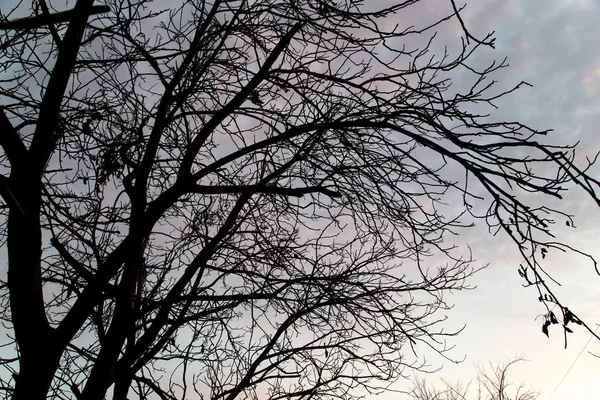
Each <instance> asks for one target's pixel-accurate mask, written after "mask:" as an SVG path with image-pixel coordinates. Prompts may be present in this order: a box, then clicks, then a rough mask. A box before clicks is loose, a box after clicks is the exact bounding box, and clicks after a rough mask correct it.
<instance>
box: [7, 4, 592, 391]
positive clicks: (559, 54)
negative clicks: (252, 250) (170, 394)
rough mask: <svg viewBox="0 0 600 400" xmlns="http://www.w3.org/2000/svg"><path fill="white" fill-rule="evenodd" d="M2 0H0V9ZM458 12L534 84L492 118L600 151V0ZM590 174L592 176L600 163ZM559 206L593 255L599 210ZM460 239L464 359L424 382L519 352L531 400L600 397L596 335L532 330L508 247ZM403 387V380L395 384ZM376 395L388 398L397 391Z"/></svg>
mask: <svg viewBox="0 0 600 400" xmlns="http://www.w3.org/2000/svg"><path fill="white" fill-rule="evenodd" d="M371 1H376V0H371ZM8 3H9V1H8V0H0V8H2V9H4V8H5V7H6V4H8ZM10 3H11V4H12V3H13V1H10ZM425 3H426V4H427V5H428V7H429V11H428V12H436V11H435V7H437V4H439V3H445V4H447V2H446V1H443V0H429V1H426V2H425ZM463 15H464V18H465V23H466V25H467V26H468V27H469V29H470V30H471V31H472V33H473V34H475V35H476V36H479V37H483V36H484V35H485V34H486V33H487V32H491V31H495V32H496V34H495V37H496V49H495V50H494V51H488V50H484V51H482V52H480V54H479V55H478V57H479V58H480V60H481V62H482V63H486V62H488V61H490V60H491V59H500V60H501V59H503V58H504V57H508V62H509V64H510V67H509V68H507V69H504V70H502V71H500V72H499V73H498V74H496V75H495V79H497V80H498V81H499V85H505V86H506V87H510V86H513V85H515V84H517V83H518V82H520V81H522V80H524V81H527V82H528V83H530V84H532V85H533V87H532V88H529V87H524V88H523V89H521V90H520V91H518V92H517V93H515V94H513V95H511V96H510V97H509V98H506V99H504V100H502V101H499V102H498V103H497V105H498V111H497V114H496V116H497V117H498V118H505V119H510V120H518V121H521V122H524V123H527V124H529V125H531V126H532V127H534V128H540V129H546V128H552V129H554V135H556V136H555V137H556V140H557V141H558V142H563V143H572V142H575V141H580V142H581V144H580V146H581V150H580V151H579V154H580V155H590V154H593V152H594V151H596V150H600V140H598V139H596V138H597V137H598V135H599V134H600V132H598V127H600V45H598V43H597V40H598V38H600V1H598V0H472V1H470V2H469V5H468V7H467V8H466V10H465V12H464V14H463ZM411 17H416V18H419V16H418V15H416V16H414V15H413V16H411ZM414 24H415V25H418V23H417V22H415V23H414ZM447 33H449V34H451V33H452V32H447ZM455 33H456V32H455ZM596 171H597V172H598V175H597V176H599V177H600V169H596ZM562 206H563V207H564V208H565V209H567V210H569V211H570V212H573V213H574V214H576V216H577V217H576V219H575V221H576V224H577V228H576V229H571V228H569V229H567V228H562V230H561V232H560V233H561V235H562V238H565V239H566V240H568V241H570V242H572V243H575V244H577V245H579V246H580V247H581V248H582V249H584V250H587V251H589V252H590V253H592V254H595V255H596V256H597V257H598V258H599V259H600V246H599V245H598V239H597V238H598V237H600V235H599V233H600V232H599V228H598V226H599V223H600V209H598V207H597V206H595V205H592V204H591V203H590V202H588V201H585V199H584V198H583V196H582V194H581V193H572V194H570V195H568V196H566V198H565V200H564V202H563V204H562ZM461 239H464V241H465V243H469V244H471V246H472V248H473V253H474V257H475V258H476V259H477V260H478V261H479V262H480V263H481V264H486V263H490V266H489V267H488V268H487V269H485V270H483V271H481V272H479V273H478V274H477V275H476V276H475V277H474V278H473V279H472V280H471V281H470V283H471V284H473V285H476V286H477V288H476V289H475V290H472V291H466V292H460V293H455V294H453V295H451V296H450V297H449V298H448V301H449V302H450V303H454V304H455V307H454V309H453V310H451V311H450V312H449V313H448V317H449V320H448V323H447V326H448V328H449V329H452V328H460V327H462V326H463V325H465V326H466V327H465V329H464V331H463V332H462V333H461V334H460V335H459V336H458V337H456V338H455V339H454V340H453V342H452V344H454V345H455V346H456V347H455V349H454V350H453V352H452V353H451V355H452V356H454V357H455V358H456V359H463V358H465V361H463V362H462V363H460V364H453V363H451V362H448V361H445V360H443V359H441V358H440V357H438V358H436V357H435V356H433V355H432V356H431V358H430V359H429V362H430V363H431V365H433V366H442V365H443V368H442V369H441V370H440V371H439V372H438V373H435V374H431V375H428V376H426V378H427V379H428V380H429V381H431V382H433V383H435V382H439V379H441V378H443V379H445V380H448V381H451V382H456V381H458V380H462V381H463V382H464V381H468V380H470V379H473V378H475V376H476V371H475V368H474V365H482V366H485V365H488V363H493V364H503V363H506V362H507V361H509V360H510V359H512V358H514V357H518V356H520V357H523V358H525V359H527V360H528V361H526V362H521V363H519V364H517V365H515V366H514V368H512V369H511V375H510V378H511V379H512V380H514V381H517V382H521V381H522V382H526V383H528V384H530V385H531V387H532V388H533V389H536V390H537V391H539V392H540V397H539V399H540V400H569V399H595V398H600V379H598V376H599V372H600V358H596V357H594V356H592V355H591V354H590V352H592V353H595V354H598V355H600V341H598V340H591V341H589V339H590V334H589V333H588V332H585V331H584V330H583V329H577V330H576V332H575V333H574V334H572V335H570V336H569V342H568V347H567V348H566V349H565V348H564V342H563V337H562V334H561V332H559V329H554V330H551V331H550V338H546V336H544V334H543V333H542V332H541V326H542V319H541V315H542V314H543V313H544V308H543V307H542V306H541V304H540V303H538V302H537V300H536V298H537V295H536V292H535V290H533V289H526V288H523V287H522V286H521V284H522V281H521V279H520V277H519V276H518V274H517V267H518V264H519V259H518V257H517V254H516V248H514V247H511V246H512V245H511V244H510V243H509V242H508V241H507V240H506V239H505V238H502V237H491V236H489V235H487V236H486V235H482V234H481V231H469V232H465V233H464V234H463V236H461ZM552 256H553V257H554V258H553V259H554V260H555V261H554V263H553V265H552V266H551V269H552V273H553V274H554V276H555V277H556V278H558V280H559V281H560V282H561V283H562V284H563V286H562V287H561V288H560V289H559V290H558V292H559V293H560V296H561V299H562V301H563V302H564V303H565V304H567V305H568V306H569V307H570V308H571V309H572V310H574V311H575V312H576V313H577V315H579V316H580V317H582V318H583V319H584V320H585V321H586V322H587V323H588V324H589V325H590V326H592V327H595V326H596V324H600V307H599V305H600V291H599V290H598V288H600V276H597V275H596V274H595V272H594V271H593V268H592V266H591V265H590V263H589V262H586V260H584V259H582V258H570V257H565V256H561V255H558V254H557V255H552ZM599 331H600V329H599ZM582 350H583V351H582ZM561 380H562V381H561ZM559 383H560V385H559ZM409 387H410V381H400V382H398V383H397V384H396V385H394V388H397V389H408V388H409ZM377 398H381V399H387V398H390V399H397V398H398V395H396V394H390V393H387V394H382V395H380V396H378V397H377Z"/></svg>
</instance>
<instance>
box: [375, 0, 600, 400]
mask: <svg viewBox="0 0 600 400" xmlns="http://www.w3.org/2000/svg"><path fill="white" fill-rule="evenodd" d="M429 3H430V4H433V3H435V1H430V2H429ZM466 11H467V12H466V14H465V15H466V16H467V17H466V21H465V22H466V24H467V26H469V27H471V28H472V30H473V32H474V33H478V34H479V36H482V35H483V34H484V33H486V32H488V31H496V35H495V37H496V38H497V39H496V50H495V51H484V52H482V53H481V54H480V59H481V60H482V63H485V62H486V61H489V60H491V59H492V58H495V59H503V58H504V57H505V56H507V57H508V62H509V63H510V68H508V69H505V70H503V71H502V72H501V73H499V74H497V75H496V80H499V81H500V82H499V84H500V85H506V87H508V86H510V85H514V84H516V83H518V82H519V81H521V80H525V81H527V82H529V83H531V84H533V86H534V87H533V88H523V89H522V90H520V91H519V92H518V93H516V94H514V95H512V96H511V97H509V98H507V99H505V100H504V101H501V102H498V104H497V105H498V106H499V110H498V113H497V115H498V116H500V117H502V118H504V119H506V120H518V121H521V122H525V123H527V124H529V125H531V126H532V127H535V128H539V129H546V128H553V129H554V130H555V132H554V135H555V138H556V140H557V141H558V142H563V143H569V142H574V141H577V140H580V141H581V147H580V150H579V152H578V154H579V155H580V156H583V155H585V154H587V155H590V154H593V153H594V152H595V151H598V150H600V140H598V139H597V137H598V135H600V132H598V127H600V45H599V44H598V39H599V38H600V2H598V1H595V0H570V1H565V0H499V1H483V0H479V1H471V2H469V5H468V7H467V10H466ZM596 171H597V172H596V174H597V176H599V175H598V174H600V169H598V168H596ZM562 205H563V207H564V208H565V209H566V210H568V211H569V212H571V213H573V214H576V215H577V219H576V225H577V229H567V228H565V229H562V232H561V233H562V234H563V236H562V237H564V238H565V239H568V240H570V242H571V243H573V244H576V245H579V246H581V247H583V248H585V249H587V250H588V251H589V252H591V253H592V254H594V255H595V256H596V257H600V244H599V242H598V236H599V235H598V232H599V228H598V227H599V226H600V225H599V223H600V210H598V208H597V206H594V205H592V204H591V203H589V202H587V201H585V199H584V196H583V195H582V193H573V194H571V196H568V197H567V198H566V199H565V200H564V201H563V203H562ZM479 234H481V231H477V232H471V233H468V234H466V235H464V236H463V238H464V240H465V242H466V243H470V244H471V245H472V247H473V252H474V256H475V258H476V259H477V260H478V261H480V262H482V263H487V262H489V263H491V265H490V267H489V268H488V269H487V270H484V271H482V272H480V273H479V274H478V275H477V276H476V277H475V278H474V279H473V280H472V281H471V283H473V284H476V285H477V286H478V288H477V289H476V290H474V291H470V292H462V293H459V294H456V295H453V296H452V297H450V298H449V301H450V302H451V303H454V304H455V308H454V309H453V310H452V311H451V313H449V314H448V316H449V317H450V318H449V323H448V326H449V327H455V328H456V327H460V326H461V325H462V324H466V329H465V330H464V332H462V333H461V334H460V336H459V337H458V338H456V340H455V341H454V342H453V344H455V345H456V349H455V350H454V351H453V353H452V354H454V356H455V357H456V358H461V357H463V356H466V361H464V362H463V363H462V364H459V365H453V364H452V363H449V362H447V361H446V362H444V360H442V359H441V358H440V357H438V358H437V359H436V358H435V357H433V356H432V357H430V358H429V361H430V363H431V364H432V365H440V364H443V365H444V368H443V369H442V371H440V372H439V373H437V374H435V375H429V376H428V379H429V380H430V381H431V382H439V379H440V378H443V379H446V380H449V381H452V382H455V381H457V380H462V381H463V382H465V381H468V380H470V379H473V378H475V376H476V371H475V368H474V366H473V365H474V364H479V365H484V366H485V365H488V363H490V362H491V363H494V364H503V363H506V362H507V361H508V360H509V359H511V358H514V357H515V356H522V357H524V358H526V359H528V360H529V361H528V362H523V363H519V364H517V365H515V366H514V367H513V369H512V370H511V371H512V374H511V375H510V378H512V380H514V381H517V382H520V381H523V382H526V383H530V384H531V386H532V387H533V388H535V389H537V390H538V391H539V392H540V396H539V399H540V400H549V399H550V397H549V396H550V395H551V394H552V392H553V390H554V389H555V388H556V387H557V385H558V384H559V382H560V381H561V379H562V378H563V377H565V378H564V380H563V382H562V383H561V384H560V386H558V388H557V389H556V391H555V392H554V394H553V395H552V397H551V399H552V400H570V399H600V358H595V357H593V356H592V355H590V354H589V352H590V351H591V352H594V353H596V354H599V355H600V342H599V341H597V340H592V341H590V342H589V344H588V346H587V348H586V349H585V350H584V351H583V352H582V353H581V356H580V357H579V358H578V359H577V356H578V354H579V353H580V352H581V351H582V349H583V348H584V346H585V345H586V343H587V342H588V340H589V338H590V336H591V335H590V334H589V333H588V332H585V331H584V330H583V329H578V330H577V331H576V332H575V333H574V334H571V335H569V346H568V348H567V349H564V346H563V337H562V333H561V332H560V330H559V329H554V330H551V331H550V336H551V337H550V339H548V338H546V336H545V335H544V334H543V333H542V332H541V326H542V319H541V317H538V316H541V315H542V314H543V313H544V308H543V307H542V305H541V304H540V303H538V302H537V300H536V298H537V294H536V292H535V290H534V289H532V288H530V289H525V288H523V287H521V283H522V281H521V279H520V277H519V276H518V274H517V267H518V264H519V259H518V258H517V255H516V249H515V248H514V246H511V244H510V243H508V242H507V241H506V240H505V239H504V238H501V237H495V238H491V237H482V236H480V235H479ZM553 257H554V264H553V266H552V268H551V271H552V273H553V274H554V276H555V277H557V278H558V279H559V280H560V282H561V283H562V284H563V286H562V287H561V288H560V289H559V290H558V293H559V294H560V296H561V299H562V301H563V302H564V304H566V305H567V306H568V307H569V308H571V309H572V310H574V311H575V312H576V313H577V314H578V315H580V316H581V317H583V318H585V320H586V322H587V323H588V324H589V325H590V326H592V327H595V326H596V325H595V324H600V307H599V305H600V292H599V291H598V288H599V287H600V277H599V276H597V275H596V274H595V272H594V270H593V267H592V265H590V264H589V263H587V262H585V260H583V259H581V258H573V257H565V256H559V255H556V254H553ZM536 317H538V319H537V320H536ZM599 331H600V329H599ZM576 359H577V361H576V362H575V360H576ZM573 362H575V364H574V365H573V367H572V369H571V370H570V372H569V373H568V374H567V375H566V376H565V374H566V373H567V371H568V370H569V367H570V366H571V365H572V364H573ZM396 387H397V388H408V387H410V384H409V383H408V382H399V383H398V384H397V386H396ZM379 398H388V395H381V396H379ZM389 398H395V399H397V398H398V395H390V396H389ZM400 398H402V396H400Z"/></svg>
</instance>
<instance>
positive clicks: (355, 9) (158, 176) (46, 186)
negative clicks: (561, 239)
mask: <svg viewBox="0 0 600 400" xmlns="http://www.w3.org/2000/svg"><path fill="white" fill-rule="evenodd" d="M417 3H418V2H417V1H414V0H406V1H403V2H393V3H391V4H389V5H382V3H379V2H377V4H375V3H374V2H370V3H368V4H367V2H365V3H362V2H359V1H345V2H342V1H331V0H258V1H227V0H213V1H207V2H206V1H184V2H182V3H180V4H178V5H176V6H171V7H172V8H166V9H163V8H161V7H166V5H165V4H155V5H152V6H151V7H150V6H149V5H147V3H146V2H144V1H135V0H133V1H129V2H110V4H108V6H109V8H110V11H109V12H107V13H100V14H98V13H97V11H98V9H97V8H94V7H95V6H94V5H93V0H77V2H76V4H75V6H74V7H73V8H72V11H69V12H68V17H69V18H50V19H44V16H46V17H48V16H52V15H61V14H60V13H61V11H58V8H57V7H58V6H57V5H52V4H47V3H46V2H45V0H39V1H37V2H36V3H35V4H34V5H33V6H32V8H31V10H30V11H31V12H30V15H31V16H30V18H26V19H24V20H29V21H43V22H44V23H41V24H37V23H36V24H33V26H30V27H25V28H23V29H11V28H10V26H11V24H10V23H8V22H5V23H4V26H5V27H6V29H5V30H3V31H2V33H1V35H2V36H1V38H0V43H1V45H0V48H1V49H2V53H1V55H0V63H1V65H2V85H1V86H0V96H1V97H0V98H1V100H0V104H1V107H2V112H1V113H0V124H1V133H0V146H1V148H2V154H1V156H0V165H1V172H2V175H0V194H1V196H2V198H3V200H4V207H3V208H2V229H1V230H0V232H1V235H2V236H1V237H2V245H3V246H4V247H5V248H6V249H7V254H8V262H7V264H8V274H7V277H6V278H5V280H4V282H3V284H2V292H1V296H2V297H1V298H2V304H3V308H2V311H3V312H2V314H1V318H2V320H3V323H4V327H5V330H4V331H3V334H4V336H3V337H4V339H3V340H4V341H3V342H2V350H1V351H0V356H1V357H2V361H1V362H0V365H1V368H2V370H1V371H0V388H1V389H2V391H3V393H4V395H5V397H7V398H13V399H29V400H32V399H43V398H47V397H50V398H60V399H63V398H65V399H66V398H73V397H75V398H77V399H102V398H105V397H106V396H112V397H113V398H114V399H125V398H135V397H138V398H160V399H163V400H166V399H176V398H177V399H184V398H210V399H215V400H217V399H219V400H233V399H236V398H246V397H247V398H259V397H260V398H268V399H272V400H276V399H282V398H286V399H287V398H298V399H312V398H315V399H316V398H348V397H350V396H354V395H358V394H364V393H367V392H376V391H379V390H381V389H382V388H384V387H385V385H386V384H387V382H389V381H391V380H393V379H396V378H398V377H399V376H401V374H402V372H403V371H404V369H406V368H415V369H419V368H421V367H422V366H423V363H422V362H423V360H422V359H421V358H419V354H421V353H420V349H421V348H423V347H429V348H433V349H434V350H436V351H438V352H440V353H444V351H445V350H446V344H445V343H446V342H445V338H446V337H447V336H451V335H452V334H453V333H449V332H446V331H444V330H443V328H442V327H441V326H440V324H439V322H441V321H443V319H444V316H443V315H440V314H439V313H437V311H439V310H443V309H444V308H445V307H446V303H445V302H444V299H443V293H444V292H445V291H448V290H451V289H461V288H464V287H465V282H464V279H465V278H466V277H468V276H469V275H470V274H471V273H472V272H473V267H472V266H471V261H472V260H471V258H470V253H469V252H468V251H466V250H465V249H464V248H457V247H454V246H453V245H452V244H451V243H447V242H444V239H445V238H446V237H448V236H449V235H453V234H454V233H455V232H456V231H457V230H458V229H460V228H462V227H465V226H468V225H470V224H471V222H472V221H473V220H475V219H483V220H485V221H486V222H487V223H488V224H489V226H490V227H491V228H492V229H493V230H494V231H503V232H504V233H505V234H507V235H509V236H511V237H512V238H513V239H514V241H515V243H516V251H520V252H521V253H522V254H523V256H524V263H523V266H522V269H521V270H520V273H521V274H523V276H524V278H525V279H527V280H528V282H529V283H531V284H532V285H534V286H535V287H537V288H538V289H539V291H540V297H541V300H542V301H543V302H544V303H545V304H554V303H557V304H559V306H560V309H561V310H566V308H563V307H562V305H560V303H558V300H556V298H555V297H554V296H553V295H552V292H551V291H550V287H548V285H547V283H546V281H545V280H544V279H542V277H543V275H542V274H543V270H542V269H541V268H542V267H541V265H539V264H538V261H540V260H539V256H538V255H539V253H540V251H541V250H540V249H541V248H544V249H546V250H545V251H548V249H552V248H560V249H568V247H566V246H565V245H562V244H560V243H555V242H554V241H550V240H549V239H551V237H550V236H548V235H549V234H550V230H549V229H550V227H551V222H552V219H553V218H562V221H564V220H565V219H567V220H569V221H571V223H572V220H571V219H570V218H571V217H570V216H569V215H568V214H566V213H564V212H562V211H560V210H552V209H550V208H548V207H546V206H535V205H532V204H529V203H527V200H528V197H527V196H525V195H524V193H525V194H526V193H527V192H536V193H542V194H544V195H546V196H550V197H560V193H561V191H562V190H564V185H565V184H567V183H570V184H573V185H576V186H579V187H580V188H582V189H583V190H584V191H586V192H587V193H588V194H589V195H590V196H591V197H592V198H593V199H594V201H596V202H598V199H597V197H596V195H595V190H597V186H598V182H597V181H596V180H594V179H592V178H591V177H590V176H588V175H586V173H585V169H583V170H582V169H581V168H580V167H578V166H577V165H575V163H574V154H575V153H574V148H572V147H568V146H567V147H560V146H556V145H550V144H544V143H545V139H544V138H545V135H546V132H541V131H535V130H533V129H530V128H528V127H526V126H524V125H522V124H519V123H517V122H498V121H492V120H490V118H488V117H487V116H486V115H480V114H478V113H477V112H476V111H475V110H481V109H482V107H486V106H491V105H493V102H494V101H495V100H496V99H498V98H499V97H501V96H503V95H505V94H507V93H510V92H511V91H508V92H503V93H499V92H495V91H494V88H493V87H492V84H491V82H490V81H489V80H488V76H489V75H490V74H492V73H493V72H494V71H496V70H498V69H499V68H502V67H503V66H504V65H505V64H504V63H499V64H497V63H492V64H491V65H490V66H489V67H488V68H486V69H484V70H481V71H479V70H476V69H474V68H473V67H472V66H470V64H469V63H470V57H471V55H472V54H473V52H474V51H475V50H477V49H478V48H480V47H482V46H493V40H492V38H491V36H488V37H485V38H483V39H477V38H475V37H474V35H472V34H471V33H469V32H468V31H467V27H466V26H465V24H464V23H463V21H462V19H461V16H460V12H461V11H462V9H461V8H460V7H458V6H457V5H456V4H454V2H452V1H450V2H449V3H448V4H447V5H448V10H447V11H448V14H447V15H446V16H444V17H442V18H440V19H439V20H437V21H433V22H431V23H426V24H424V25H423V26H422V27H417V26H412V25H411V24H412V23H411V22H405V21H402V22H398V20H397V17H398V16H401V15H403V13H404V12H409V11H410V8H411V7H415V6H416V5H417ZM374 7H380V8H377V9H376V8H374ZM102 10H105V8H102ZM22 11H23V10H21V11H16V13H20V14H19V15H22ZM10 15H11V14H9V16H8V17H7V21H14V20H15V19H14V18H11V17H10ZM62 15H65V14H62ZM65 19H66V21H64V20H65ZM21 21H23V19H21ZM48 21H49V22H50V23H47V22H48ZM450 23H454V24H456V25H457V26H459V27H462V29H463V31H464V41H463V43H462V47H461V48H460V49H459V50H458V51H457V52H456V54H455V55H451V54H450V52H445V53H444V52H442V53H441V54H440V55H439V56H432V55H431V50H432V49H433V43H434V42H433V38H434V36H435V31H436V29H437V28H438V27H439V26H441V25H442V24H450ZM12 26H14V24H13V25H12ZM421 41H422V42H423V44H422V45H421V46H419V44H418V43H419V42H421ZM458 70H460V71H464V72H465V73H469V74H471V76H472V77H474V81H473V84H472V85H470V87H467V88H461V89H460V90H456V89H455V88H453V87H451V85H450V83H451V80H450V76H451V74H452V73H453V71H458ZM457 170H460V171H461V174H462V178H461V177H460V176H458V177H457V176H456V171H457ZM446 203H450V204H451V205H452V207H446V206H445V204H446ZM483 204H485V207H486V210H487V211H485V210H484V211H483V212H482V211H481V210H482V209H481V207H482V205H483ZM548 238H549V239H548ZM545 255H546V253H545V252H544V253H543V256H544V257H545ZM542 296H546V297H543V298H542ZM569 313H570V314H569V315H570V318H571V319H570V320H571V321H579V319H578V318H577V317H576V315H575V314H574V313H573V312H571V311H569ZM553 315H554V314H553ZM564 315H565V314H564V313H563V317H564ZM565 324H566V322H565Z"/></svg>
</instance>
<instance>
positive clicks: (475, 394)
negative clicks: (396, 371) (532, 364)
mask: <svg viewBox="0 0 600 400" xmlns="http://www.w3.org/2000/svg"><path fill="white" fill-rule="evenodd" d="M519 361H523V359H522V358H515V359H514V360H512V361H509V362H508V363H506V364H504V365H496V366H494V365H492V364H490V369H491V371H486V370H485V368H483V367H477V375H478V376H477V380H476V383H475V384H473V383H472V382H471V383H468V384H466V385H465V384H463V383H461V382H457V383H451V382H448V381H443V388H436V387H434V386H432V385H430V384H428V382H427V381H426V380H425V379H421V380H416V381H415V384H414V388H413V389H412V391H411V392H410V398H411V399H413V400H467V399H473V400H535V399H537V398H538V395H539V393H538V392H536V391H535V390H533V389H531V388H529V387H528V386H527V385H526V384H524V383H519V384H515V383H513V382H512V381H511V380H509V378H508V370H509V369H510V367H511V366H512V365H514V364H515V363H517V362H519ZM473 386H476V388H475V387H473Z"/></svg>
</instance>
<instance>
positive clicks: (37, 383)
mask: <svg viewBox="0 0 600 400" xmlns="http://www.w3.org/2000/svg"><path fill="white" fill-rule="evenodd" d="M34 350H35V351H37V354H29V355H28V356H27V357H25V355H21V360H20V371H19V374H18V375H17V377H16V384H15V391H14V392H13V396H12V399H13V400H45V399H46V398H47V397H48V390H49V389H50V383H51V382H52V379H53V377H54V374H55V372H56V369H57V368H58V363H59V361H60V354H61V352H59V351H56V350H55V349H51V348H48V347H46V348H43V347H42V346H40V347H39V348H37V349H34Z"/></svg>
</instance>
